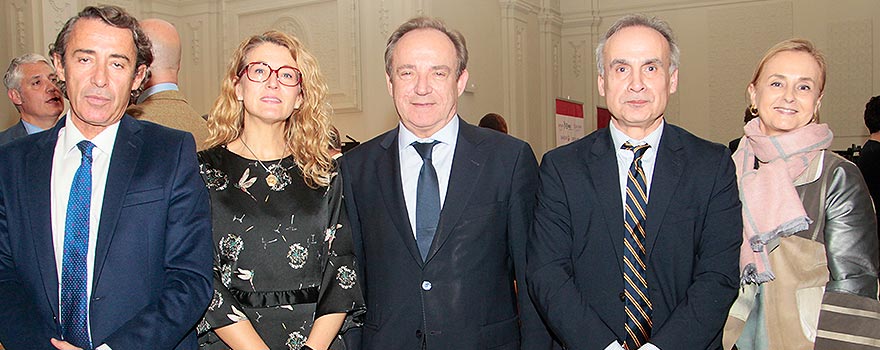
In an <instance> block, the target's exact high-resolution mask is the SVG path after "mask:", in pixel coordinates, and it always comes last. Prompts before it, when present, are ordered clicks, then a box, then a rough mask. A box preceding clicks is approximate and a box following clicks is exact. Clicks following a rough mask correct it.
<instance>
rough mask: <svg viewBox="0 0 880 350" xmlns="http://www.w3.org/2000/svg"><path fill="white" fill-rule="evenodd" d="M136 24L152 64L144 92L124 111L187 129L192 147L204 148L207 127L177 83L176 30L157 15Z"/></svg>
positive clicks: (171, 126) (177, 55) (142, 118)
mask: <svg viewBox="0 0 880 350" xmlns="http://www.w3.org/2000/svg"><path fill="white" fill-rule="evenodd" d="M140 24H141V29H142V30H143V31H144V34H146V35H147V37H149V38H150V41H151V42H152V44H153V63H152V64H151V65H150V76H149V78H148V79H147V81H146V82H145V83H144V88H145V90H144V92H143V93H141V95H140V96H139V97H138V99H137V104H136V105H133V106H131V107H129V108H128V110H127V111H126V112H127V113H128V114H130V115H131V116H132V117H135V118H137V119H141V120H149V121H151V122H154V123H157V124H161V125H164V126H167V127H169V128H174V129H178V130H183V131H186V132H189V133H190V134H192V135H193V137H194V138H195V139H196V148H197V149H198V150H202V149H204V147H205V145H204V143H205V140H207V139H208V127H207V126H206V125H205V120H204V119H202V117H201V115H199V113H198V112H196V110H195V109H193V108H192V106H190V104H189V103H187V102H186V99H185V98H184V97H183V94H182V93H180V88H179V87H178V86H177V80H178V78H177V75H178V73H179V72H180V51H181V47H180V35H179V34H178V33H177V29H175V28H174V25H173V24H171V23H168V22H167V21H165V20H161V19H157V18H149V19H145V20H143V21H140Z"/></svg>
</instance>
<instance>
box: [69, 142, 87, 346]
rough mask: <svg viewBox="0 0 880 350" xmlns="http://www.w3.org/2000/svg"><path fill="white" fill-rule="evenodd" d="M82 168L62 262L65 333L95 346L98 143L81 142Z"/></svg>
mask: <svg viewBox="0 0 880 350" xmlns="http://www.w3.org/2000/svg"><path fill="white" fill-rule="evenodd" d="M76 146H77V147H78V148H79V150H80V152H81V153H82V160H81V162H80V165H79V168H77V170H76V173H75V174H74V176H73V183H72V184H71V186H70V197H69V198H68V202H67V218H66V219H65V221H64V253H63V255H62V263H61V334H62V337H63V338H64V340H65V341H67V342H68V343H71V344H73V345H75V346H77V347H80V348H83V349H91V348H92V344H91V340H90V339H89V330H88V309H89V304H88V299H87V295H86V284H87V276H88V271H87V267H86V266H87V263H86V255H87V254H88V249H89V212H90V209H91V202H92V150H93V149H94V147H95V145H94V144H92V143H91V142H89V141H81V142H80V143H78V144H77V145H76Z"/></svg>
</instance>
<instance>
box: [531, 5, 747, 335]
mask: <svg viewBox="0 0 880 350" xmlns="http://www.w3.org/2000/svg"><path fill="white" fill-rule="evenodd" d="M596 56H597V62H598V65H599V78H598V87H599V94H600V95H602V96H605V99H606V102H607V105H608V109H609V111H610V112H611V114H612V120H611V123H610V125H609V126H608V128H605V129H601V130H597V131H595V132H593V133H592V134H590V135H588V136H586V137H584V138H583V139H581V140H578V141H576V142H573V143H571V144H569V145H566V146H562V147H560V148H557V149H555V150H552V151H550V152H548V153H547V155H546V156H545V157H544V159H543V162H542V163H541V169H540V176H541V186H540V188H539V195H538V206H537V208H536V210H535V212H536V214H535V215H536V217H535V224H534V230H533V234H532V236H531V237H530V238H529V249H528V259H529V268H528V282H529V287H530V292H531V295H532V299H533V300H534V301H535V304H536V305H537V307H538V310H539V311H540V312H541V314H542V315H543V316H544V317H545V319H546V320H547V322H548V323H549V325H550V328H551V330H552V331H553V333H554V334H555V335H556V336H557V337H558V339H559V340H560V341H561V342H562V345H563V346H564V347H565V348H567V349H623V348H626V349H629V350H634V349H657V348H659V349H663V350H678V349H688V350H699V349H720V348H721V329H722V326H723V324H724V321H725V318H726V317H727V310H728V309H729V307H730V305H731V304H732V303H733V300H734V298H735V297H736V295H737V286H738V282H739V262H738V258H739V246H740V243H741V242H742V238H741V237H742V233H741V230H742V221H741V214H740V203H739V200H738V194H737V188H736V179H735V175H734V166H733V162H732V161H731V159H730V152H729V151H728V150H727V148H725V147H724V146H722V145H719V144H714V143H711V142H708V141H705V140H702V139H699V138H697V137H696V136H694V135H692V134H690V133H688V132H687V131H685V130H684V129H681V128H679V127H677V126H674V125H671V124H668V123H666V122H665V121H664V118H663V115H664V111H665V109H666V102H667V99H668V97H669V95H670V94H672V93H674V92H675V90H676V88H677V85H678V66H679V65H678V62H679V59H678V57H679V53H678V48H677V46H676V44H675V40H674V38H673V36H672V32H671V30H670V29H669V27H668V25H667V24H666V23H665V22H663V21H661V20H659V19H656V18H647V17H643V16H626V17H624V18H622V19H620V20H618V21H617V22H616V23H615V24H613V25H612V26H611V28H610V29H609V30H608V32H607V33H606V34H605V35H604V37H602V38H601V40H600V43H599V46H598V48H597V49H596Z"/></svg>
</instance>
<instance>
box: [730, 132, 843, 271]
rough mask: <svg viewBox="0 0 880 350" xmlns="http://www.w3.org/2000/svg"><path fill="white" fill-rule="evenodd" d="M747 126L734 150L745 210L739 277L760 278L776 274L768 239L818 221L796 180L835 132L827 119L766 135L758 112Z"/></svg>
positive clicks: (741, 197)
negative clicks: (809, 211) (809, 213)
mask: <svg viewBox="0 0 880 350" xmlns="http://www.w3.org/2000/svg"><path fill="white" fill-rule="evenodd" d="M743 130H744V131H745V137H743V141H742V142H741V143H740V147H739V149H738V150H737V151H736V153H734V154H733V162H734V164H736V170H737V175H738V181H739V190H740V199H741V200H742V216H743V244H742V248H741V249H740V260H739V261H740V269H741V271H742V279H741V281H740V282H741V283H742V284H745V283H757V284H760V283H764V282H767V281H771V280H773V279H774V278H775V276H774V275H773V270H772V269H771V266H770V262H769V259H768V257H767V254H768V253H769V252H768V251H767V249H766V246H767V243H768V242H770V241H771V240H773V239H775V238H778V237H787V236H790V235H792V234H794V233H796V232H800V231H803V230H806V229H807V228H809V226H810V224H811V223H812V222H813V221H812V220H811V219H810V218H809V217H807V213H806V211H805V210H804V205H803V203H802V202H801V199H800V197H798V194H797V191H796V190H795V187H794V180H795V179H797V178H798V176H800V175H801V174H802V173H803V172H804V170H806V169H807V166H809V164H810V162H811V161H812V160H813V159H814V158H816V156H818V155H819V154H821V152H822V150H824V149H827V148H828V147H829V146H830V145H831V140H832V139H833V137H834V136H833V134H832V133H831V129H829V128H828V125H826V124H815V123H811V124H807V125H806V126H804V127H801V128H798V129H796V130H793V131H789V132H786V133H785V134H782V135H777V136H766V135H764V133H763V132H762V131H761V128H760V120H759V119H758V118H755V119H753V120H752V121H750V122H749V123H748V124H746V126H745V127H743ZM756 164H758V165H759V166H758V169H755V167H756V166H755V165H756Z"/></svg>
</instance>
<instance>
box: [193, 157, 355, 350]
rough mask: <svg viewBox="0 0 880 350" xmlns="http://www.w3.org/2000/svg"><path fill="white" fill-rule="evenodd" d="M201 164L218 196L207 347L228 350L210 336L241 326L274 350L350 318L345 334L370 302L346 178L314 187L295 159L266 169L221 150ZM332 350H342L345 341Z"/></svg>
mask: <svg viewBox="0 0 880 350" xmlns="http://www.w3.org/2000/svg"><path fill="white" fill-rule="evenodd" d="M199 164H200V170H201V174H202V178H203V179H204V180H205V184H206V185H207V186H208V190H209V191H210V193H211V207H212V211H213V212H212V216H213V224H214V252H215V254H214V298H213V299H212V300H211V304H210V306H209V307H208V311H207V312H206V314H205V317H204V319H203V320H202V322H201V323H200V324H199V325H198V332H199V345H200V347H201V348H202V349H228V346H226V345H225V344H224V343H223V342H222V341H221V340H220V339H219V338H218V337H217V335H216V334H215V333H214V332H213V330H214V329H216V328H219V327H223V326H227V325H230V324H232V323H235V322H238V321H241V320H250V322H251V324H253V326H254V328H255V329H256V330H257V333H258V334H259V335H260V337H262V339H263V341H265V342H266V344H267V345H269V347H270V348H271V349H273V350H274V349H293V350H299V348H300V347H301V346H302V345H303V344H304V343H305V341H306V338H307V337H308V335H309V331H310V330H311V328H312V324H313V323H314V319H316V318H318V317H320V316H322V315H325V314H329V313H338V312H345V313H348V317H346V321H345V324H344V325H343V329H342V330H341V331H340V334H341V333H342V332H344V331H345V330H346V329H348V328H349V327H351V326H352V325H353V324H354V323H355V322H353V321H354V318H355V317H357V316H359V315H360V314H361V313H363V310H364V303H363V296H362V294H361V289H360V285H359V282H358V278H357V275H356V273H355V271H357V266H356V265H355V263H356V262H355V260H354V257H353V254H352V241H351V231H350V229H349V228H348V220H347V217H346V214H345V209H344V208H343V204H342V203H343V200H342V179H341V178H340V177H339V176H338V175H336V176H334V178H333V179H332V181H331V183H330V186H328V187H321V188H317V189H312V188H309V187H308V186H307V185H306V184H305V182H304V180H303V177H302V173H301V172H300V170H299V167H297V166H296V164H295V162H294V161H293V158H292V157H287V158H284V159H282V160H280V161H278V160H275V161H264V162H263V164H262V165H261V164H260V163H258V162H257V161H255V160H250V159H245V158H243V157H241V156H239V155H237V154H235V153H232V152H230V151H229V150H227V149H226V148H225V147H224V146H217V147H214V148H211V149H208V150H205V151H202V152H199ZM263 165H265V166H266V167H267V168H268V170H269V171H270V172H271V173H272V174H274V175H275V176H274V178H272V176H269V173H268V172H267V171H266V169H264V168H263ZM267 178H269V179H268V180H267ZM330 348H331V349H335V350H338V349H344V348H345V347H344V344H343V342H342V340H341V337H340V336H337V339H336V340H335V341H334V342H333V344H332V345H331V347H330Z"/></svg>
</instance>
